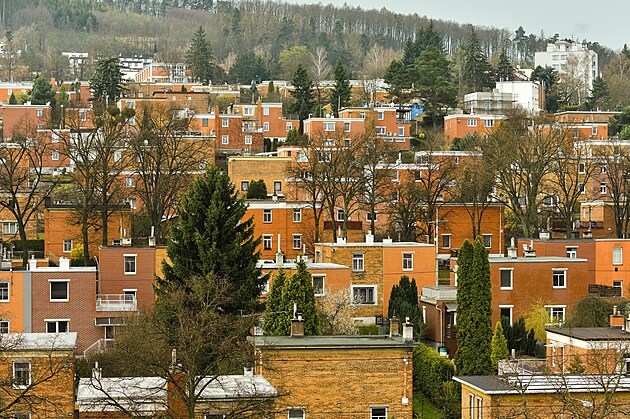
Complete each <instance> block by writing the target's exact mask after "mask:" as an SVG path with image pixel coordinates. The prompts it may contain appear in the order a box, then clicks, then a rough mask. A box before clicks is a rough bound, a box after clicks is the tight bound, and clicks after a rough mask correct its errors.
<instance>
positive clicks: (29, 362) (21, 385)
mask: <svg viewBox="0 0 630 419" xmlns="http://www.w3.org/2000/svg"><path fill="white" fill-rule="evenodd" d="M16 364H27V365H28V378H27V380H26V381H27V382H26V384H16V381H17V379H16V374H15V373H16V372H17V371H16V368H15V367H16ZM12 370H13V374H12V378H13V379H12V380H11V383H12V384H13V388H15V389H18V388H19V389H24V388H28V387H29V386H30V385H31V382H32V377H31V375H32V371H33V366H32V365H31V361H27V360H19V361H18V360H15V361H13V367H12Z"/></svg>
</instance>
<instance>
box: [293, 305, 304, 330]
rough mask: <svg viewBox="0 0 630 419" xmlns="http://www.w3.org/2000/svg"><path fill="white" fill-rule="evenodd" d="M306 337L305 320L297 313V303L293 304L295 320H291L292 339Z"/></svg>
mask: <svg viewBox="0 0 630 419" xmlns="http://www.w3.org/2000/svg"><path fill="white" fill-rule="evenodd" d="M303 336H304V319H302V315H301V314H298V313H297V303H293V318H292V319H291V337H303Z"/></svg>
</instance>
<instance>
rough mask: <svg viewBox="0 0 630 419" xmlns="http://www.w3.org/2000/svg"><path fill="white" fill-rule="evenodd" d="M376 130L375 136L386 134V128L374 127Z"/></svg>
mask: <svg viewBox="0 0 630 419" xmlns="http://www.w3.org/2000/svg"><path fill="white" fill-rule="evenodd" d="M374 128H375V129H376V135H385V134H387V127H374Z"/></svg>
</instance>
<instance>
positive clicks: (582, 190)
mask: <svg viewBox="0 0 630 419" xmlns="http://www.w3.org/2000/svg"><path fill="white" fill-rule="evenodd" d="M578 187H579V188H580V193H581V194H585V193H586V185H585V184H584V182H581V183H580V184H579V186H578Z"/></svg>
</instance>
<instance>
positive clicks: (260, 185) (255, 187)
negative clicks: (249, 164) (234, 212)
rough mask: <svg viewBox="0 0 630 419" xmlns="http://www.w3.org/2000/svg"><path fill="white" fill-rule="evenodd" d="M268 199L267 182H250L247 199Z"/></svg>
mask: <svg viewBox="0 0 630 419" xmlns="http://www.w3.org/2000/svg"><path fill="white" fill-rule="evenodd" d="M266 198H267V185H265V181H264V180H262V179H260V180H257V181H256V180H250V181H249V187H248V188H247V199H266Z"/></svg>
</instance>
